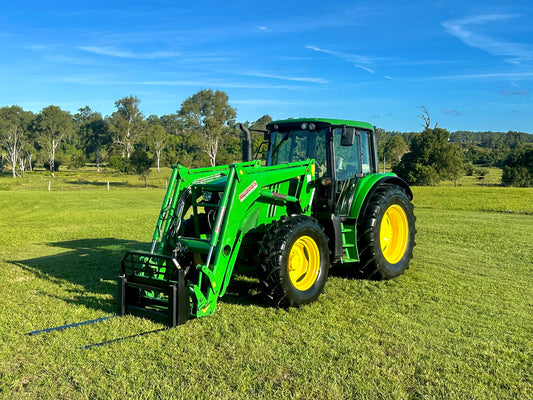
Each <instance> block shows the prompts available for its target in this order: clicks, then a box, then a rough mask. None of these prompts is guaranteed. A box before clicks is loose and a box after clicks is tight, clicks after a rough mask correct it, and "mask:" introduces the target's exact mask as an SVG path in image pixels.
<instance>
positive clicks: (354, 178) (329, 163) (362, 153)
mask: <svg viewBox="0 0 533 400" xmlns="http://www.w3.org/2000/svg"><path fill="white" fill-rule="evenodd" d="M267 129H268V133H266V134H265V136H266V139H268V144H269V148H268V155H267V165H281V164H288V163H291V162H296V161H301V160H309V159H314V160H315V178H316V187H317V198H316V201H315V202H314V203H313V211H314V212H315V213H321V212H325V213H327V214H330V213H331V212H333V213H334V214H338V213H340V214H341V215H342V214H344V215H348V212H349V204H348V202H347V199H349V198H353V193H351V192H353V191H354V190H355V186H356V184H357V182H358V180H359V179H360V178H362V177H364V176H366V175H368V174H370V173H375V172H378V171H377V169H378V168H377V156H376V154H375V142H374V136H373V127H372V126H371V125H370V124H368V123H364V122H356V121H347V120H332V119H318V118H314V119H291V120H284V121H274V122H272V123H270V124H269V125H267ZM350 194H351V195H350Z"/></svg>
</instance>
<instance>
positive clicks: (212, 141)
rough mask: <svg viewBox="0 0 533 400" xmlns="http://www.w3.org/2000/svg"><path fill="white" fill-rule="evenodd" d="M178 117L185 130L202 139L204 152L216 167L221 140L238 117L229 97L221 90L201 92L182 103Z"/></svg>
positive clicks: (204, 90) (230, 129)
mask: <svg viewBox="0 0 533 400" xmlns="http://www.w3.org/2000/svg"><path fill="white" fill-rule="evenodd" d="M178 115H179V117H180V119H181V121H182V122H183V125H184V127H185V129H186V130H188V131H189V132H191V133H196V134H197V135H198V136H199V137H200V138H201V140H202V151H203V152H205V153H206V154H207V155H208V156H209V161H210V163H211V165H212V166H214V165H215V164H216V158H217V152H218V145H219V141H220V138H221V136H222V135H224V134H226V133H229V132H231V131H232V128H231V127H232V126H233V125H234V123H235V117H236V115H237V112H236V110H235V109H234V108H233V107H231V106H230V105H229V103H228V95H227V94H226V93H225V92H223V91H220V90H217V91H213V90H212V89H203V90H200V91H199V92H198V93H196V94H195V95H193V96H191V97H189V98H187V99H186V100H185V101H184V102H183V103H182V105H181V109H180V110H179V112H178Z"/></svg>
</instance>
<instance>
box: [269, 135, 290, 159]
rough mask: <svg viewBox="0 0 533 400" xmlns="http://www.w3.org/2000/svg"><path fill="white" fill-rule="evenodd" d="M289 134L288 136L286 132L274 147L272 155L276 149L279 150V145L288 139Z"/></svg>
mask: <svg viewBox="0 0 533 400" xmlns="http://www.w3.org/2000/svg"><path fill="white" fill-rule="evenodd" d="M289 134H290V132H287V133H286V134H285V136H283V139H281V141H280V142H279V143H278V145H277V146H276V148H275V149H274V151H273V152H272V155H274V154H276V152H277V151H278V149H279V146H281V145H282V144H283V142H284V141H285V140H287V139H288V138H289Z"/></svg>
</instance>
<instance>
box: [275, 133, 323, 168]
mask: <svg viewBox="0 0 533 400" xmlns="http://www.w3.org/2000/svg"><path fill="white" fill-rule="evenodd" d="M270 140H271V146H270V148H271V150H272V153H271V154H270V155H269V157H268V164H269V165H278V164H286V163H290V162H296V161H303V160H309V159H311V158H314V159H315V161H316V165H317V168H316V170H315V171H316V175H317V176H320V177H321V176H322V175H324V174H325V173H326V170H327V166H326V131H325V130H324V129H320V130H317V131H312V132H311V131H308V130H294V131H287V132H277V131H274V132H272V133H271V135H270Z"/></svg>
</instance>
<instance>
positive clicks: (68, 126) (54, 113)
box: [34, 106, 74, 177]
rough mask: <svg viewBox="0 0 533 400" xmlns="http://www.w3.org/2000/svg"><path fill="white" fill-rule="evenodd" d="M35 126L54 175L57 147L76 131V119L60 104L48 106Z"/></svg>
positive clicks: (38, 140)
mask: <svg viewBox="0 0 533 400" xmlns="http://www.w3.org/2000/svg"><path fill="white" fill-rule="evenodd" d="M34 128H35V133H36V135H37V142H38V143H39V145H40V146H41V147H42V149H43V150H44V151H45V153H46V156H47V157H48V162H49V165H50V173H51V174H52V177H53V176H54V171H55V169H54V163H55V159H56V151H57V147H58V146H59V144H60V143H61V142H62V141H63V140H65V139H66V138H67V137H68V136H69V135H72V133H73V132H74V120H73V118H72V115H71V114H70V113H69V112H68V111H63V110H62V109H61V108H59V107H58V106H48V107H46V108H43V109H42V110H41V112H40V113H39V114H38V115H37V118H36V119H35V127H34Z"/></svg>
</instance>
